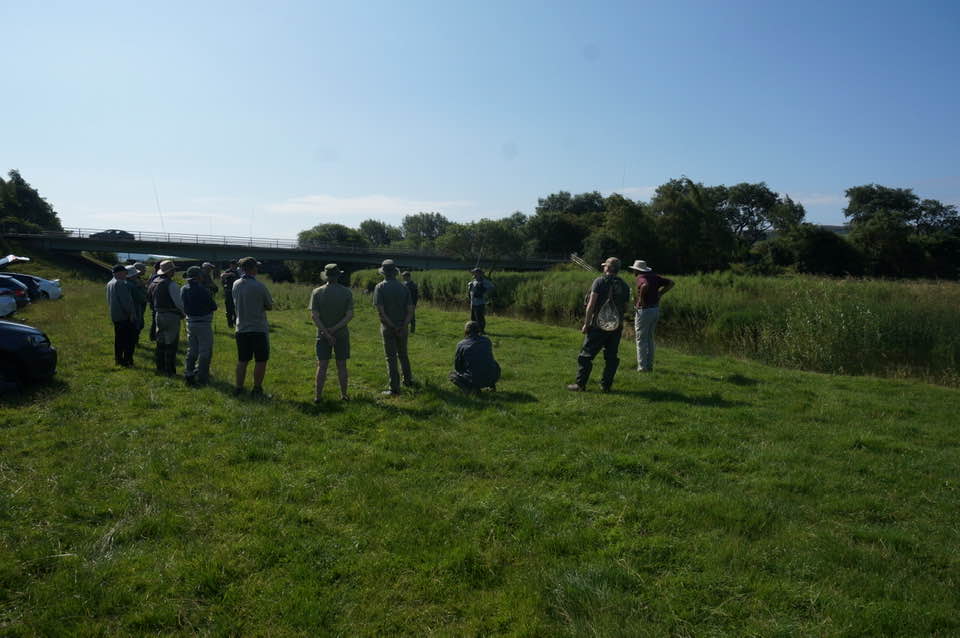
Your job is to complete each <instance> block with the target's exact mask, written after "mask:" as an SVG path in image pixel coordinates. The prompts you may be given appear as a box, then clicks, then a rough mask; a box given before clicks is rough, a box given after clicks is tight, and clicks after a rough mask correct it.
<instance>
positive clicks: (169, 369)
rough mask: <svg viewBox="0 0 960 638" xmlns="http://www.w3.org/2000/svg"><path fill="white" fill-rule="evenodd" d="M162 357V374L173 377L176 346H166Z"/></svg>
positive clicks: (175, 362)
mask: <svg viewBox="0 0 960 638" xmlns="http://www.w3.org/2000/svg"><path fill="white" fill-rule="evenodd" d="M165 354H166V356H165V357H164V366H163V367H164V374H166V375H167V376H170V377H173V376H176V374H177V346H176V345H167V346H166V352H165Z"/></svg>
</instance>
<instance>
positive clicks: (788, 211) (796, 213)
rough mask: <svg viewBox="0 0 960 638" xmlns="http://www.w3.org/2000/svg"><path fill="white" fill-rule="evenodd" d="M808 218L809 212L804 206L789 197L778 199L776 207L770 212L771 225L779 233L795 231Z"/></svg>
mask: <svg viewBox="0 0 960 638" xmlns="http://www.w3.org/2000/svg"><path fill="white" fill-rule="evenodd" d="M806 216H807V211H806V210H805V209H804V208H803V204H801V203H799V202H795V201H793V200H792V199H790V196H789V195H784V196H782V197H778V198H777V204H776V206H774V207H773V209H772V210H771V211H770V212H769V218H770V223H771V224H772V226H773V230H775V231H777V232H778V233H788V232H790V231H791V230H795V229H796V228H798V227H799V226H800V224H802V223H803V219H804V217H806Z"/></svg>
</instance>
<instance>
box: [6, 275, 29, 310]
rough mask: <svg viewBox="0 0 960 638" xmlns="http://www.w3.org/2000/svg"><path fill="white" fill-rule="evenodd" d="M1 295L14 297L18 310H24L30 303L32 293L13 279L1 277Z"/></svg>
mask: <svg viewBox="0 0 960 638" xmlns="http://www.w3.org/2000/svg"><path fill="white" fill-rule="evenodd" d="M0 295H12V296H13V299H14V300H15V301H16V302H17V308H23V307H24V306H26V305H27V304H28V303H30V291H29V290H27V287H26V286H24V285H23V284H22V283H20V282H19V281H17V280H16V279H14V278H13V277H4V276H3V275H0Z"/></svg>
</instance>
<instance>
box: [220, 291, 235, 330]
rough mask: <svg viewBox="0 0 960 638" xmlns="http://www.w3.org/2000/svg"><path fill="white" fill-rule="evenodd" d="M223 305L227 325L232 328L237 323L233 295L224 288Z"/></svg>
mask: <svg viewBox="0 0 960 638" xmlns="http://www.w3.org/2000/svg"><path fill="white" fill-rule="evenodd" d="M224 292H225V293H226V294H224V296H223V306H224V308H225V309H226V312H227V327H229V328H233V327H234V326H236V324H237V309H236V307H235V306H234V305H233V295H232V294H230V291H229V290H224Z"/></svg>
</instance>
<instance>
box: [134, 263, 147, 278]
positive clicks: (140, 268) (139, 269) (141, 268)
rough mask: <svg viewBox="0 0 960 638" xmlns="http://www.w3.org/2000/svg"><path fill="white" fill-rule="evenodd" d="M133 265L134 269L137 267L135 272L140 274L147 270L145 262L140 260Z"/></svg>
mask: <svg viewBox="0 0 960 638" xmlns="http://www.w3.org/2000/svg"><path fill="white" fill-rule="evenodd" d="M133 267H134V268H136V269H137V272H139V273H140V274H141V275H142V274H143V273H145V272H147V265H146V264H145V263H143V262H142V261H138V262H137V263H135V264H134V265H133Z"/></svg>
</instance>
